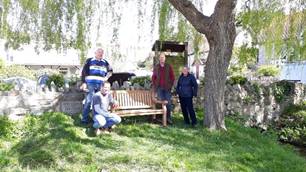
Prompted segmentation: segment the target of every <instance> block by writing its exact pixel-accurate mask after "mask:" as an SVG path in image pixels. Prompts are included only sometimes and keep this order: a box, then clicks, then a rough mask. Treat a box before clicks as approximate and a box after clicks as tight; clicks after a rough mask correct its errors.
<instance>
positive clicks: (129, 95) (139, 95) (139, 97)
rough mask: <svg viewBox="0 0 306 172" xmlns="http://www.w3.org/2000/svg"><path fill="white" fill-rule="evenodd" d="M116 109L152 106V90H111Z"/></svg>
mask: <svg viewBox="0 0 306 172" xmlns="http://www.w3.org/2000/svg"><path fill="white" fill-rule="evenodd" d="M112 95H113V98H114V99H115V100H116V101H117V103H118V105H119V107H118V108H117V109H119V110H121V109H149V108H152V107H153V106H154V103H153V100H152V92H151V91H148V90H113V91H112Z"/></svg>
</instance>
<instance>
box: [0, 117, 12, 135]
mask: <svg viewBox="0 0 306 172" xmlns="http://www.w3.org/2000/svg"><path fill="white" fill-rule="evenodd" d="M14 125H15V124H14V123H13V122H12V121H10V120H9V118H8V117H7V116H4V115H0V139H5V138H12V137H13V134H14Z"/></svg>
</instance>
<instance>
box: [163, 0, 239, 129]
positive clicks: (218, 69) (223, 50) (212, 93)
mask: <svg viewBox="0 0 306 172" xmlns="http://www.w3.org/2000/svg"><path fill="white" fill-rule="evenodd" d="M169 2H170V3H171V4H172V5H173V6H174V7H175V8H176V9H177V10H179V11H180V12H181V13H182V14H183V15H184V16H185V17H186V18H187V20H188V21H189V22H190V23H191V24H192V25H193V26H194V27H195V29H197V31H199V32H200V33H203V34H205V36H206V37H207V40H208V42H209V47H210V50H209V55H208V59H207V62H206V67H205V80H204V81H205V86H204V109H205V119H204V125H205V126H206V127H208V128H209V129H211V130H215V129H226V127H225V123H224V114H225V111H224V89H225V81H226V76H227V69H228V66H229V62H230V58H231V56H232V49H233V44H234V40H235V37H236V31H235V18H234V8H235V6H236V3H237V0H218V2H217V4H216V7H215V11H214V13H213V14H212V15H211V16H210V17H208V16H204V15H203V14H202V13H201V12H199V11H198V10H197V9H196V7H195V6H194V5H193V4H192V3H191V2H190V1H188V0H169Z"/></svg>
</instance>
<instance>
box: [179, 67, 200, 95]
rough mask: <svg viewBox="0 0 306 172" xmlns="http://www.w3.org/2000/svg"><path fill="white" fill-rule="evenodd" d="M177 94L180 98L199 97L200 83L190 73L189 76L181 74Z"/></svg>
mask: <svg viewBox="0 0 306 172" xmlns="http://www.w3.org/2000/svg"><path fill="white" fill-rule="evenodd" d="M176 93H177V94H178V95H179V96H180V97H192V96H197V93H198V83H197V81H196V79H195V77H194V75H192V74H190V73H188V75H187V76H184V75H183V74H181V76H180V78H179V79H178V81H177V86H176Z"/></svg>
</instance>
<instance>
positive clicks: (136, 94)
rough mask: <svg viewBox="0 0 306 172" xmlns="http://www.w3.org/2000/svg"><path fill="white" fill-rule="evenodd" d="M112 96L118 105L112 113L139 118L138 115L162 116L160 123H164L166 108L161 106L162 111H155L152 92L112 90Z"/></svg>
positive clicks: (165, 123)
mask: <svg viewBox="0 0 306 172" xmlns="http://www.w3.org/2000/svg"><path fill="white" fill-rule="evenodd" d="M112 95H113V97H114V99H115V100H116V101H117V103H118V107H117V108H116V110H115V112H114V113H117V114H118V115H119V116H122V117H126V116H139V115H153V116H154V117H155V115H159V114H162V115H163V120H162V123H163V125H164V126H166V125H167V122H166V111H167V109H166V106H165V105H162V109H155V102H153V99H152V98H153V97H152V96H153V95H154V94H153V92H152V91H147V90H113V91H112Z"/></svg>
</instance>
